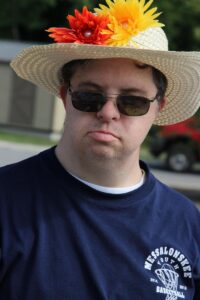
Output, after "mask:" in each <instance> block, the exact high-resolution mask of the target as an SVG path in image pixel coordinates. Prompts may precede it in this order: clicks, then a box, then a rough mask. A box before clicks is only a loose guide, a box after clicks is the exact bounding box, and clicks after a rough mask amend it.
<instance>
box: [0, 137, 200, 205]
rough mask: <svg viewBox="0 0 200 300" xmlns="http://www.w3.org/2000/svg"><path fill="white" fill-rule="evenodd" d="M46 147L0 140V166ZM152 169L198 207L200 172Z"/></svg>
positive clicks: (157, 175)
mask: <svg viewBox="0 0 200 300" xmlns="http://www.w3.org/2000/svg"><path fill="white" fill-rule="evenodd" d="M46 148H47V147H45V146H43V147H42V146H33V145H23V144H14V143H9V142H3V141H0V166H3V165H6V164H9V163H13V162H16V161H19V160H22V159H24V158H28V157H30V156H32V155H35V154H36V153H39V152H41V151H43V150H44V149H46ZM152 171H153V173H154V175H155V176H156V177H157V178H159V179H160V180H161V181H162V182H164V183H166V184H167V185H169V186H171V187H173V188H176V189H178V190H180V191H182V192H183V193H185V194H186V195H187V196H188V197H190V198H191V199H193V200H195V201H197V202H196V204H197V205H198V206H199V208H200V172H199V173H198V172H197V173H194V174H177V173H172V172H167V171H165V170H162V169H156V168H153V169H152ZM198 202H199V203H198Z"/></svg>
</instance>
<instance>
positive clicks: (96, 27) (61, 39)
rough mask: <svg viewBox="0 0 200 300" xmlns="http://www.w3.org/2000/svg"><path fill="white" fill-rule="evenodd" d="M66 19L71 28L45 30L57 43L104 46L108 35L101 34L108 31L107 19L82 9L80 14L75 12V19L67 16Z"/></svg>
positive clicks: (85, 8)
mask: <svg viewBox="0 0 200 300" xmlns="http://www.w3.org/2000/svg"><path fill="white" fill-rule="evenodd" d="M67 19H68V21H69V25H70V27H71V28H56V27H51V28H49V29H48V30H47V32H50V33H51V34H50V35H49V37H51V38H53V39H54V41H55V42H57V43H79V44H96V45H102V44H105V41H106V40H107V39H108V38H109V37H110V34H105V33H103V30H105V29H108V27H107V25H108V23H109V18H108V17H107V16H103V15H101V16H97V15H95V14H93V13H91V12H89V11H88V9H87V7H86V6H85V7H83V10H82V13H81V12H79V11H78V10H77V9H76V10H75V17H74V16H71V15H68V16H67Z"/></svg>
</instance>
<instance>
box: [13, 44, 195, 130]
mask: <svg viewBox="0 0 200 300" xmlns="http://www.w3.org/2000/svg"><path fill="white" fill-rule="evenodd" d="M119 57H120V58H129V59H134V60H138V61H141V62H143V63H146V64H148V65H151V66H154V67H155V68H157V69H158V70H160V71H161V72H162V73H163V74H165V76H166V77H167V79H168V88H167V92H166V95H167V98H168V100H167V104H166V106H165V107H164V109H163V110H162V111H161V112H159V114H158V117H157V118H156V120H155V122H154V124H157V125H168V124H173V123H178V122H181V121H183V120H185V119H187V118H189V117H191V116H192V115H193V114H194V113H195V112H196V111H197V110H198V108H199V106H200V52H175V51H162V50H146V49H134V48H131V47H112V46H102V45H101V46H98V45H86V44H84V45H82V44H60V43H59V44H50V45H44V46H33V47H30V48H26V49H24V50H23V51H22V52H21V53H20V54H18V55H17V56H16V58H15V59H14V60H13V61H12V62H11V66H12V68H13V69H14V70H15V72H16V73H17V74H18V75H19V76H20V77H22V78H23V79H26V80H28V81H30V82H32V83H34V84H36V85H38V86H40V87H43V88H45V89H46V90H48V91H49V92H50V93H52V94H54V95H56V96H59V88H60V82H59V72H60V69H61V67H62V66H63V65H64V64H65V63H67V62H69V61H72V60H75V59H103V58H119Z"/></svg>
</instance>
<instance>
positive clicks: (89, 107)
mask: <svg viewBox="0 0 200 300" xmlns="http://www.w3.org/2000/svg"><path fill="white" fill-rule="evenodd" d="M71 97H72V104H73V106H74V107H75V108H76V109H78V110H81V111H85V112H98V111H99V110H101V108H102V107H103V105H104V104H105V100H104V99H103V96H102V95H101V94H99V93H89V92H73V93H72V95H71Z"/></svg>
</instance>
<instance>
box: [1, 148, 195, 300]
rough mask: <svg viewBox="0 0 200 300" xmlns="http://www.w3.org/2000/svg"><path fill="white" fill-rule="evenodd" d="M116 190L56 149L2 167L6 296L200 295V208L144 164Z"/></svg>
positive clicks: (97, 299) (145, 299)
mask: <svg viewBox="0 0 200 300" xmlns="http://www.w3.org/2000/svg"><path fill="white" fill-rule="evenodd" d="M141 164H142V168H144V169H145V171H146V181H145V183H144V185H143V186H142V187H140V188H138V189H137V190H135V191H133V192H129V193H126V194H122V195H111V194H106V193H102V192H99V191H96V190H94V189H92V188H90V187H88V186H86V185H85V184H84V183H81V182H80V181H79V180H77V179H76V178H74V177H72V176H71V175H70V174H68V173H67V172H66V170H65V169H64V168H63V167H62V166H61V165H60V163H59V162H58V160H57V158H56V156H55V148H52V149H49V150H46V151H44V152H42V153H41V154H39V155H36V156H34V157H32V158H29V159H27V160H25V161H22V162H19V163H16V164H13V165H10V166H6V167H3V168H1V169H0V248H1V251H0V299H1V300H140V299H141V300H157V299H160V300H165V299H166V300H176V299H177V300H179V299H186V300H190V299H196V300H199V299H200V295H199V294H198V293H199V291H198V290H199V284H200V214H199V212H198V210H197V209H196V208H195V207H194V205H193V204H192V203H191V202H190V201H189V200H187V199H186V198H185V197H184V196H182V195H180V194H179V193H177V192H175V191H172V190H171V189H169V188H168V187H166V186H165V185H164V184H162V183H161V182H159V181H158V180H157V179H156V178H155V177H154V176H153V175H152V174H151V173H150V171H149V170H148V168H147V166H146V165H145V164H144V163H141Z"/></svg>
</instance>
